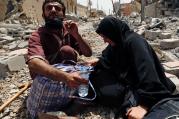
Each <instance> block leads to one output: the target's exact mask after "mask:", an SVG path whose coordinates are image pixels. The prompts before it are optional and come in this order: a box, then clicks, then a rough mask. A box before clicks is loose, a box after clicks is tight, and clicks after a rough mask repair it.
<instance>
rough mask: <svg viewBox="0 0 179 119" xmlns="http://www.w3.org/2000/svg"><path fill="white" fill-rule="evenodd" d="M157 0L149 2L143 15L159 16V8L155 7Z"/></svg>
mask: <svg viewBox="0 0 179 119" xmlns="http://www.w3.org/2000/svg"><path fill="white" fill-rule="evenodd" d="M157 5H158V4H157V2H155V3H152V4H149V5H147V6H146V7H145V16H148V17H158V16H159V10H158V8H157Z"/></svg>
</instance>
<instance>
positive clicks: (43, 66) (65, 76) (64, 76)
mask: <svg viewBox="0 0 179 119" xmlns="http://www.w3.org/2000/svg"><path fill="white" fill-rule="evenodd" d="M28 66H29V69H30V70H31V71H33V72H35V73H38V74H41V75H44V76H46V77H50V78H52V79H53V80H56V81H62V82H65V83H67V85H69V86H70V87H77V86H78V85H80V84H81V83H86V80H83V79H82V78H81V77H80V76H79V74H78V73H66V72H63V71H61V70H59V69H57V68H55V67H53V66H51V65H49V64H48V63H46V62H45V61H44V60H41V59H39V58H33V59H31V60H30V61H28Z"/></svg>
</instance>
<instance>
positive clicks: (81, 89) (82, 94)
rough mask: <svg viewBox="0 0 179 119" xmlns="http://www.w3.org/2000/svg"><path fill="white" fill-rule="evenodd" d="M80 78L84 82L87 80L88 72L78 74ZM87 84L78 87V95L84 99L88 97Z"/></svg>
mask: <svg viewBox="0 0 179 119" xmlns="http://www.w3.org/2000/svg"><path fill="white" fill-rule="evenodd" d="M80 76H81V77H82V78H84V79H86V80H89V72H80ZM88 88H89V84H81V85H80V86H79V87H78V95H79V96H80V97H86V96H87V95H88Z"/></svg>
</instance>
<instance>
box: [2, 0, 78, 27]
mask: <svg viewBox="0 0 179 119" xmlns="http://www.w3.org/2000/svg"><path fill="white" fill-rule="evenodd" d="M21 1H23V3H22V4H20V7H19V3H20V2H21ZM43 1H44V0H0V21H2V20H4V19H5V18H7V15H8V16H10V15H11V14H9V13H11V11H13V10H15V11H16V12H17V11H18V9H19V8H22V9H23V12H24V13H25V14H26V15H27V17H30V18H32V19H33V21H34V22H35V23H38V24H40V23H41V22H43V19H42V3H43ZM62 1H63V2H64V4H65V6H66V8H67V9H66V12H67V13H75V14H76V13H77V11H76V10H77V0H62ZM21 11H22V10H21Z"/></svg>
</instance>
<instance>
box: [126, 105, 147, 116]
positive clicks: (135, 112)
mask: <svg viewBox="0 0 179 119" xmlns="http://www.w3.org/2000/svg"><path fill="white" fill-rule="evenodd" d="M146 113H147V109H146V108H144V107H142V106H140V105H139V106H137V107H131V108H130V109H129V110H128V111H127V113H126V116H127V117H128V119H143V118H144V116H145V114H146Z"/></svg>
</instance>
